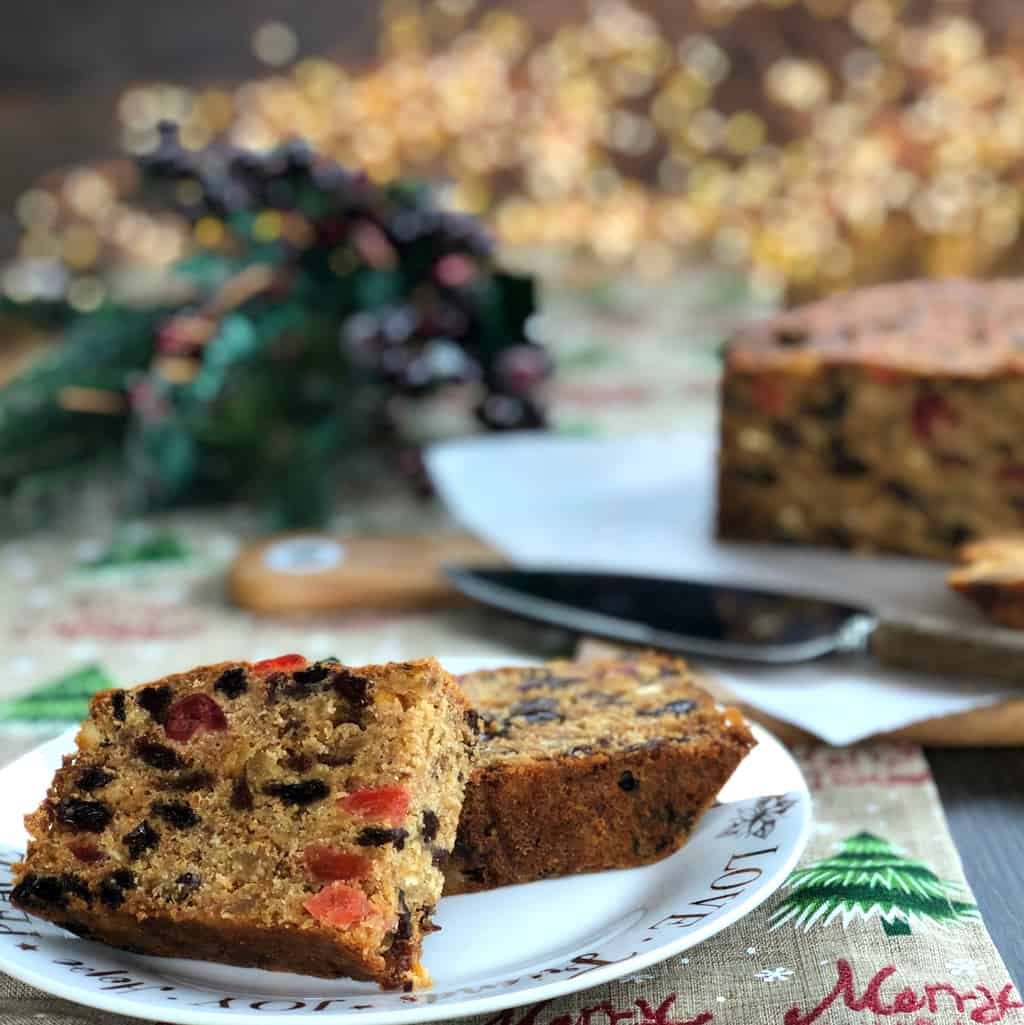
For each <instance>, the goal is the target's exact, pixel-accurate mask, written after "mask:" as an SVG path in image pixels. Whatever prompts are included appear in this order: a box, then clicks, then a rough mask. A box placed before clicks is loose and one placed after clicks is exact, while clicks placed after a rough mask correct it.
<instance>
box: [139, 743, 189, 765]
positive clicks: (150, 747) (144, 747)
mask: <svg viewBox="0 0 1024 1025" xmlns="http://www.w3.org/2000/svg"><path fill="white" fill-rule="evenodd" d="M135 753H136V754H137V755H138V756H139V757H140V758H141V759H142V760H143V761H144V762H145V763H146V764H147V765H152V766H153V768H154V769H162V770H163V771H164V772H167V771H169V770H170V769H181V768H183V767H184V762H182V760H181V758H179V757H178V755H177V753H176V752H174V751H172V750H171V749H170V748H169V747H166V746H164V745H163V744H158V743H157V742H156V741H155V740H145V739H143V740H137V741H136V742H135Z"/></svg>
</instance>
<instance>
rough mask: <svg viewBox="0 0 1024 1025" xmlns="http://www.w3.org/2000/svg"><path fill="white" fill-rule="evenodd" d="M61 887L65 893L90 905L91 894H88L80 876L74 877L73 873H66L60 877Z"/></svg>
mask: <svg viewBox="0 0 1024 1025" xmlns="http://www.w3.org/2000/svg"><path fill="white" fill-rule="evenodd" d="M60 882H61V886H63V887H64V892H65V893H70V894H72V895H73V896H75V897H78V899H79V900H83V901H85V903H86V904H91V903H92V894H91V893H90V892H89V887H88V886H87V885H86V882H85V880H84V879H82V878H81V876H76V875H74V873H71V872H66V873H64V875H62V876H61V877H60Z"/></svg>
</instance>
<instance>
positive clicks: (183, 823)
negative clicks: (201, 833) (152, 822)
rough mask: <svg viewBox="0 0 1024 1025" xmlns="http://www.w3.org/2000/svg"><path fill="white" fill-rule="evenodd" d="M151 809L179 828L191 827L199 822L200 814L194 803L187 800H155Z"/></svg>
mask: <svg viewBox="0 0 1024 1025" xmlns="http://www.w3.org/2000/svg"><path fill="white" fill-rule="evenodd" d="M150 810H151V811H152V812H153V814H154V815H156V816H158V817H159V818H162V819H163V820H164V822H168V823H170V824H171V825H172V826H175V827H177V828H178V829H191V828H192V826H194V825H196V824H197V823H198V822H199V816H198V815H197V814H196V813H195V810H194V809H193V808H192V805H190V804H186V803H185V801H155V802H154V803H153V805H152V807H151V809H150Z"/></svg>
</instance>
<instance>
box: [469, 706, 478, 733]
mask: <svg viewBox="0 0 1024 1025" xmlns="http://www.w3.org/2000/svg"><path fill="white" fill-rule="evenodd" d="M465 718H466V725H467V726H468V727H469V730H470V732H471V733H473V734H474V735H475V734H477V733H479V732H480V713H479V712H478V711H477V710H476V709H475V708H467V709H466V716H465Z"/></svg>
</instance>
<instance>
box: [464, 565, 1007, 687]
mask: <svg viewBox="0 0 1024 1025" xmlns="http://www.w3.org/2000/svg"><path fill="white" fill-rule="evenodd" d="M444 573H445V576H446V577H447V579H448V583H449V584H450V585H451V587H452V588H454V589H455V590H456V591H458V592H460V593H461V594H463V595H465V596H467V597H469V598H472V599H475V600H476V601H478V602H482V603H483V604H485V605H489V606H492V607H494V608H498V609H502V610H504V611H506V612H511V613H514V614H516V615H519V616H524V617H526V618H528V619H533V620H539V621H541V622H545V623H553V624H555V625H557V626H561V627H564V628H566V629H569V630H572V631H575V632H578V633H582V634H591V635H596V636H600V637H608V638H613V639H615V640H619V641H625V642H627V643H629V644H636V645H643V646H645V647H653V648H662V649H665V650H667V651H676V652H681V653H684V654H690V655H699V656H703V657H706V658H718V659H726V660H732V661H741V662H755V663H761V664H767V665H789V664H794V663H799V662H808V661H811V660H813V659H818V658H824V657H826V656H828V655H835V654H841V653H855V652H860V653H867V654H870V655H871V656H873V657H875V658H877V659H878V660H879V661H880V662H883V663H885V664H887V665H892V666H898V667H900V668H904V669H915V670H918V671H923V672H927V673H933V674H939V675H946V676H958V677H977V678H989V679H998V680H1010V681H1013V682H1024V632H1020V633H1018V632H1015V631H1013V630H1007V629H1004V628H1000V627H987V626H976V625H973V624H951V622H950V621H949V620H948V619H944V618H942V617H938V616H927V615H917V614H914V615H898V614H897V615H890V614H887V613H885V614H883V613H876V612H873V611H871V610H868V609H864V608H860V607H858V606H856V605H850V604H846V603H844V602H836V601H829V600H827V599H823V598H818V597H813V596H810V595H800V594H790V593H783V592H775V591H769V590H761V589H756V588H751V587H744V586H740V585H736V584H727V583H704V582H700V581H694V580H677V579H672V578H667V577H653V576H628V575H624V574H618V573H594V572H575V571H570V570H563V569H508V568H504V567H488V566H458V565H456V566H452V565H448V566H445V567H444Z"/></svg>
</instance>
